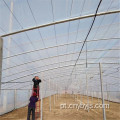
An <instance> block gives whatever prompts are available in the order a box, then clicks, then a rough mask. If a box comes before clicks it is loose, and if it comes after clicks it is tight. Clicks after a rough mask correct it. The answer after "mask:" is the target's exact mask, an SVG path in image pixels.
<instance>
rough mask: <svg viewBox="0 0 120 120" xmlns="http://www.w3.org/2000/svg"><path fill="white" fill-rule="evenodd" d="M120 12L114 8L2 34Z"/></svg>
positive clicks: (5, 35)
mask: <svg viewBox="0 0 120 120" xmlns="http://www.w3.org/2000/svg"><path fill="white" fill-rule="evenodd" d="M119 12H120V10H113V11H107V12H101V13H97V14H96V15H95V14H90V15H84V16H79V17H75V18H70V19H65V20H61V21H56V22H52V23H48V24H43V25H40V26H36V27H32V28H27V29H24V30H19V31H16V32H12V33H8V34H4V35H1V37H7V36H10V35H14V34H18V33H22V32H26V31H30V30H34V29H39V28H43V27H47V26H51V25H56V24H60V23H65V22H70V21H74V20H79V19H85V18H90V17H95V16H101V15H108V14H113V13H119Z"/></svg>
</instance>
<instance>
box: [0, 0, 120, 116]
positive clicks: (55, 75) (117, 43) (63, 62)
mask: <svg viewBox="0 0 120 120" xmlns="http://www.w3.org/2000/svg"><path fill="white" fill-rule="evenodd" d="M98 3H99V0H94V2H93V0H22V1H21V0H0V18H1V19H0V35H4V34H7V33H11V32H15V31H18V30H24V29H26V28H30V27H36V26H38V25H43V24H48V23H51V22H56V21H60V20H65V19H69V18H74V17H79V16H81V17H82V16H84V15H90V14H93V15H94V14H95V12H96V9H97V6H98ZM18 6H19V7H18ZM119 6H120V2H119V0H102V3H101V4H100V7H99V9H98V12H97V13H101V12H103V13H106V12H109V11H119V10H120V8H119ZM93 20H94V16H92V17H87V18H84V19H77V20H73V21H68V22H64V23H60V24H55V25H50V26H47V27H42V28H39V29H34V30H30V31H26V32H21V33H18V34H14V35H10V36H6V37H3V63H2V80H1V81H2V84H1V88H2V89H5V90H6V91H7V89H10V90H8V91H7V92H6V91H4V90H3V91H2V92H1V93H0V105H1V106H0V110H1V111H0V114H2V113H6V112H8V111H10V110H13V109H14V108H19V107H22V106H24V105H27V103H28V98H29V95H30V93H29V89H32V87H33V83H32V79H33V77H34V76H36V75H37V76H39V77H40V79H41V80H42V83H41V84H42V88H41V90H42V91H43V92H42V93H43V98H44V97H47V96H49V95H53V94H56V93H65V92H68V93H72V92H74V93H79V94H86V92H83V91H86V90H87V89H88V91H89V92H90V93H89V94H88V95H90V96H91V95H92V93H94V96H95V97H100V91H101V83H100V70H99V63H101V68H102V76H103V77H102V78H103V90H104V93H105V96H106V93H109V100H111V101H114V102H120V101H119V98H120V87H119V86H120V79H119V70H120V65H119V63H120V54H119V53H120V34H119V26H120V13H119V12H116V13H111V14H105V15H100V16H96V18H95V22H94V24H93V27H92V29H91V31H90V34H89V35H88V37H87V39H86V36H87V34H88V32H89V30H90V27H91V25H92V22H93ZM85 39H86V42H85V44H84V41H85ZM83 44H84V46H83ZM82 48H83V49H82ZM80 51H81V52H80ZM78 56H79V57H78ZM86 76H87V77H86ZM86 78H87V79H86ZM86 81H87V82H86ZM86 83H87V84H86ZM12 89H16V99H14V98H15V96H14V95H15V92H14V90H12ZM20 89H27V90H28V91H27V90H26V91H24V90H23V91H22V90H20ZM49 91H52V92H49ZM98 93H99V94H98ZM4 99H6V101H4ZM105 99H106V97H105ZM15 101H16V103H15ZM7 105H8V109H7V108H6V106H7Z"/></svg>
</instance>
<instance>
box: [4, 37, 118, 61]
mask: <svg viewBox="0 0 120 120" xmlns="http://www.w3.org/2000/svg"><path fill="white" fill-rule="evenodd" d="M113 39H120V38H107V39H96V40H88V41H87V42H96V41H99V40H100V41H101V40H102V41H106V40H108V41H109V40H113ZM83 42H84V41H76V42H72V43H65V44H62V45H56V46H51V47H48V48H41V49H37V50H32V51H28V52H23V53H19V54H16V55H12V56H9V57H5V58H3V59H8V58H12V57H16V56H19V55H23V54H29V53H32V52H37V51H40V50H46V49H52V48H57V47H62V46H66V45H72V44H77V43H83Z"/></svg>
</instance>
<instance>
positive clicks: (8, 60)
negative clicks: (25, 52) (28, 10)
mask: <svg viewBox="0 0 120 120" xmlns="http://www.w3.org/2000/svg"><path fill="white" fill-rule="evenodd" d="M10 10H11V13H10V21H9V32H12V24H13V14H12V13H13V0H11V6H10ZM11 39H12V36H9V39H8V52H7V56H8V57H9V56H10V45H11ZM9 64H10V59H9V58H8V59H7V66H8V67H9ZM6 72H7V73H6V74H8V73H9V69H8V70H7V71H6Z"/></svg>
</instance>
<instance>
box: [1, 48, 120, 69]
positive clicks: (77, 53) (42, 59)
mask: <svg viewBox="0 0 120 120" xmlns="http://www.w3.org/2000/svg"><path fill="white" fill-rule="evenodd" d="M112 50H120V49H118V48H117V49H99V50H89V51H87V52H99V51H112ZM84 52H86V51H82V52H81V53H84ZM78 53H79V52H73V53H69V54H62V55H59V56H65V55H71V54H78ZM55 57H58V55H57V56H52V57H48V58H43V59H39V60H34V61H30V62H26V63H23V64H19V65H16V66H12V67H9V68H6V69H3V70H2V71H4V70H8V69H11V68H14V67H18V66H21V65H25V64H30V63H32V62H37V61H41V60H44V59H50V58H55Z"/></svg>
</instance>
